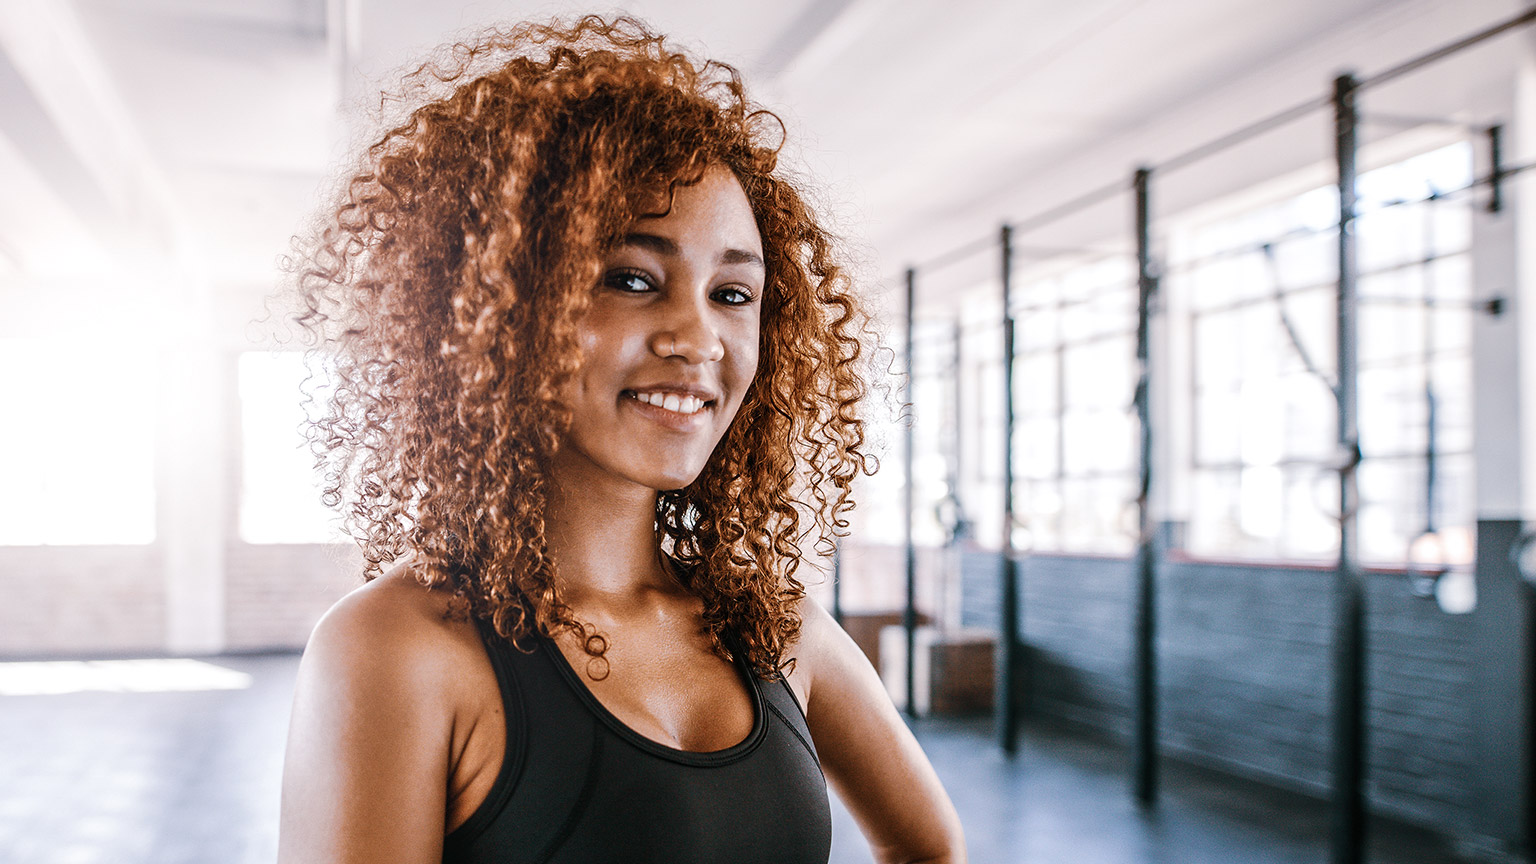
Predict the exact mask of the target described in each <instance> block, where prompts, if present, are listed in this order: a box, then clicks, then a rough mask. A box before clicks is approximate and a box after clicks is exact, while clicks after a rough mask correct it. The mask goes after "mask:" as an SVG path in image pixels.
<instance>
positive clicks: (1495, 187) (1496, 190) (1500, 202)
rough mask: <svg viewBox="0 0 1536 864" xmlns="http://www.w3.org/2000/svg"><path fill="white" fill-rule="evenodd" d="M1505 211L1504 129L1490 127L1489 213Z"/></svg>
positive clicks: (1495, 126)
mask: <svg viewBox="0 0 1536 864" xmlns="http://www.w3.org/2000/svg"><path fill="white" fill-rule="evenodd" d="M1503 209H1504V127H1503V126H1500V125H1493V126H1489V127H1488V212H1489V213H1497V212H1499V211H1500V210H1503Z"/></svg>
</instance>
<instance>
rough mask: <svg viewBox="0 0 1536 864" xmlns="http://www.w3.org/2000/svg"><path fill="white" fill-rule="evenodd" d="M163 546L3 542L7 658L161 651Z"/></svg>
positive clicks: (0, 636)
mask: <svg viewBox="0 0 1536 864" xmlns="http://www.w3.org/2000/svg"><path fill="white" fill-rule="evenodd" d="M160 557H161V553H160V549H159V548H158V547H156V546H0V597H3V598H4V600H3V601H0V658H21V657H51V656H86V655H97V654H103V655H105V654H111V655H120V654H134V653H158V652H160V651H163V650H164V646H165V577H164V576H163V575H162V574H161V569H160Z"/></svg>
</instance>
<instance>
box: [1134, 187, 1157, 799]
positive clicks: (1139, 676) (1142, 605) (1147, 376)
mask: <svg viewBox="0 0 1536 864" xmlns="http://www.w3.org/2000/svg"><path fill="white" fill-rule="evenodd" d="M1151 178H1152V171H1151V169H1150V168H1142V169H1139V170H1138V171H1137V172H1136V181H1135V185H1136V273H1137V280H1136V281H1137V297H1138V299H1137V303H1136V369H1137V380H1136V418H1137V420H1138V421H1139V423H1140V427H1141V436H1140V437H1141V441H1140V459H1141V483H1140V489H1139V491H1138V492H1137V496H1136V510H1137V528H1138V532H1139V537H1138V540H1137V544H1136V732H1135V736H1136V741H1135V755H1134V757H1133V764H1132V774H1133V783H1134V787H1135V792H1136V800H1137V801H1139V802H1141V803H1142V804H1144V805H1146V804H1152V803H1154V802H1155V801H1156V800H1157V574H1156V561H1155V559H1154V557H1153V556H1154V554H1155V550H1154V548H1153V545H1152V500H1151V491H1152V402H1151V385H1152V363H1151V338H1150V332H1149V329H1150V327H1149V322H1150V319H1151V312H1152V295H1153V292H1155V291H1156V290H1157V277H1156V275H1155V274H1154V273H1153V272H1152V207H1151V199H1150V195H1149V186H1150V181H1151Z"/></svg>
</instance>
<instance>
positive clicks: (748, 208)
mask: <svg viewBox="0 0 1536 864" xmlns="http://www.w3.org/2000/svg"><path fill="white" fill-rule="evenodd" d="M412 80H413V81H414V82H415V88H416V93H415V95H416V96H417V97H418V98H419V99H421V100H422V101H423V103H424V104H421V105H420V107H418V108H416V109H415V110H414V111H413V112H412V113H411V114H410V116H409V117H408V118H407V119H406V120H405V121H404V122H403V123H401V124H400V125H399V126H397V127H396V128H394V129H393V130H391V131H390V132H389V133H388V134H386V135H384V136H383V138H382V139H381V140H380V141H378V143H376V144H374V145H373V146H372V147H371V148H369V150H368V152H367V154H366V157H365V159H364V164H363V166H362V167H361V168H360V169H359V170H358V171H357V173H356V174H355V175H354V176H353V177H351V179H350V181H349V182H348V183H347V185H346V187H345V189H344V191H343V193H342V196H341V199H340V201H339V202H338V204H337V206H336V208H335V210H334V213H333V215H332V217H331V218H330V219H329V220H328V222H327V224H325V225H324V226H323V227H322V228H321V229H320V231H319V232H318V233H317V234H316V238H317V239H316V240H315V241H314V242H313V243H312V244H311V246H310V247H309V248H308V251H307V253H306V254H305V255H304V256H303V257H302V259H301V260H302V262H303V264H302V266H301V270H300V284H301V288H302V291H301V293H302V294H303V296H304V297H305V299H306V301H307V307H306V308H307V310H308V311H307V313H306V314H305V315H304V316H302V320H303V321H304V323H305V324H306V325H307V327H308V329H309V332H311V333H313V334H315V335H316V336H318V337H320V338H322V339H323V340H324V341H325V342H327V343H329V344H330V346H331V347H333V348H335V349H336V350H335V352H334V354H335V360H334V363H335V364H336V369H337V373H336V374H337V377H338V380H339V383H338V384H337V386H336V388H335V390H334V391H333V394H332V396H331V397H330V399H331V401H330V413H329V414H328V416H327V417H326V419H325V420H323V421H322V422H321V423H320V424H318V426H317V427H316V433H315V437H314V441H315V443H316V444H317V445H318V446H319V447H321V448H322V449H323V450H324V451H325V452H326V453H328V455H329V457H330V459H329V468H330V473H329V481H330V485H329V489H328V496H329V497H330V498H331V500H332V501H333V502H341V501H345V502H346V508H347V511H348V513H349V516H350V518H351V520H352V523H353V526H354V528H355V530H357V531H358V533H359V535H360V536H361V538H362V541H363V546H364V549H365V552H366V556H367V560H368V562H369V566H370V572H369V574H368V575H369V577H370V581H369V582H368V583H367V584H366V585H364V586H363V587H361V588H359V589H358V590H356V591H354V592H353V593H352V594H350V595H349V596H347V597H346V598H345V599H343V600H342V601H341V602H340V603H338V604H337V605H336V607H335V608H334V609H332V610H331V612H330V613H328V614H327V615H326V616H325V618H324V619H323V620H322V621H321V622H320V624H319V626H318V627H316V629H315V632H314V635H313V636H312V638H311V640H310V644H309V647H308V649H307V650H306V652H305V655H304V660H303V662H302V664H301V666H300V671H299V680H298V687H297V693H296V697H295V703H294V711H293V719H292V725H291V729H290V733H289V743H288V754H287V760H286V765H285V771H284V781H283V805H282V826H281V840H280V848H279V860H280V861H282V862H285V864H299V862H380V861H391V862H437V861H455V862H491V861H495V862H670V864H679V862H730V864H746V862H774V864H788V862H823V864H824V862H825V861H826V860H827V855H828V844H829V842H830V817H829V811H828V804H827V788H826V787H827V783H828V782H830V784H831V785H832V786H833V787H834V788H835V789H837V790H838V792H839V793H840V794H841V795H842V797H843V799H844V800H845V801H846V802H847V803H848V805H849V807H850V809H851V810H852V812H853V813H854V815H855V817H856V818H857V819H858V821H859V824H860V825H861V827H862V828H863V830H864V832H865V834H866V835H867V836H868V838H869V840H870V842H871V844H872V846H873V847H874V849H875V852H876V856H877V858H878V859H879V860H881V861H945V862H955V861H963V860H964V857H965V855H964V850H963V846H962V841H961V836H960V827H959V822H958V819H957V818H956V815H955V812H954V809H953V807H952V806H951V805H950V803H949V800H948V798H947V797H946V796H945V793H944V791H943V789H942V788H941V787H940V785H939V783H938V780H937V778H936V777H935V776H934V773H933V770H932V768H931V767H930V766H929V764H928V762H927V760H926V759H925V758H924V756H923V754H922V751H921V750H920V749H919V748H918V745H917V743H916V741H915V740H914V739H913V738H912V736H911V734H910V733H909V732H908V731H907V729H906V727H905V726H904V725H903V723H902V722H901V719H900V718H899V717H898V716H897V714H896V712H895V711H894V710H893V708H892V707H891V704H890V702H889V700H888V699H887V698H886V695H885V690H884V688H883V687H882V686H881V684H880V681H879V680H878V678H877V677H876V675H875V673H874V672H873V670H872V669H871V668H870V666H869V664H868V663H867V662H866V661H865V659H864V657H863V655H862V654H861V653H860V652H859V650H858V648H857V647H856V646H855V645H854V644H853V642H852V641H851V640H850V639H848V637H847V636H846V635H845V634H844V633H843V632H842V631H841V629H839V627H838V626H837V625H836V623H834V622H833V621H832V620H831V618H830V617H829V616H828V615H827V614H826V613H825V612H824V611H823V610H822V609H821V608H820V607H818V606H817V605H816V604H815V603H814V602H812V601H811V600H809V599H808V598H807V597H806V596H805V592H804V590H803V587H802V584H801V582H800V581H798V580H797V578H796V572H797V567H798V566H799V565H800V564H801V561H802V555H803V553H802V541H806V540H810V541H814V542H816V543H819V544H821V546H822V547H823V548H825V546H826V544H827V543H829V542H830V540H831V538H832V537H833V536H834V534H835V533H836V532H837V531H838V530H839V529H841V528H842V527H843V526H844V525H845V524H846V523H845V522H844V521H843V518H842V514H843V513H844V512H845V511H846V510H847V509H848V508H849V507H850V506H852V505H851V502H850V500H849V497H848V490H849V484H850V482H851V480H852V479H853V477H854V476H855V474H856V472H858V471H860V470H863V469H864V468H865V467H866V464H867V463H868V459H867V457H866V455H865V453H864V451H863V449H862V448H863V433H862V426H861V423H860V421H859V419H858V414H857V407H858V403H859V400H860V398H861V397H862V395H863V393H864V385H863V383H862V381H861V379H860V377H859V369H860V366H861V364H862V362H863V351H862V348H861V342H860V338H861V335H862V330H861V328H862V319H861V317H860V312H859V307H858V304H857V302H856V300H855V299H854V297H853V296H852V295H851V294H850V293H849V288H848V279H847V277H846V276H845V275H844V273H843V272H842V270H841V269H840V268H839V267H838V265H837V263H836V262H835V260H834V253H833V247H832V242H831V239H830V238H829V236H828V235H827V234H826V232H825V231H824V230H823V229H822V228H821V227H820V226H819V225H818V223H817V221H816V219H815V217H814V215H813V214H812V213H811V212H810V210H809V209H808V208H807V206H806V204H805V202H804V199H803V198H802V196H801V195H800V193H799V192H798V191H797V190H796V189H795V187H794V186H793V185H792V184H791V183H790V182H789V181H787V180H786V179H785V178H784V177H783V176H782V175H781V174H780V173H778V172H777V171H776V165H775V162H776V159H775V156H776V151H777V142H776V141H774V140H773V137H772V136H773V134H774V132H775V130H776V128H777V127H776V122H777V121H776V119H775V118H773V117H772V115H769V114H767V113H765V112H762V111H760V110H756V109H755V108H754V107H753V106H752V105H751V104H750V103H749V102H747V100H746V99H745V97H744V96H743V92H742V87H741V83H740V80H739V78H738V76H737V74H736V72H735V70H733V69H731V68H730V67H728V66H724V65H721V64H716V63H707V64H703V65H699V64H696V63H694V62H693V61H692V60H690V59H689V58H688V57H686V56H684V55H682V54H679V53H677V52H675V51H674V50H673V49H671V48H670V47H669V46H667V45H666V44H665V43H664V42H663V40H662V39H660V38H659V37H657V36H655V35H654V34H652V33H650V32H649V31H647V30H646V29H645V28H644V26H643V25H640V24H639V23H638V22H635V21H632V20H629V19H620V20H618V21H616V22H613V23H612V24H610V23H607V22H605V21H603V20H601V19H598V18H595V17H589V18H586V19H583V20H581V21H578V22H575V23H572V24H568V25H565V24H552V25H545V26H533V25H524V26H520V27H517V28H515V29H512V30H509V31H502V32H497V33H493V34H491V35H489V36H487V37H485V38H484V39H483V40H482V41H479V42H477V43H475V44H472V45H461V46H456V47H455V48H454V49H453V50H452V53H451V54H450V55H448V59H447V60H445V61H444V62H443V63H440V64H437V65H433V66H428V67H423V69H422V70H420V71H419V72H418V73H417V74H416V75H415V76H414V78H413V79H412ZM439 82H441V84H442V86H443V88H444V89H446V91H447V92H445V93H441V94H434V93H433V92H431V91H432V88H433V87H435V86H437V85H438V84H439ZM393 561H403V563H400V564H397V565H396V566H394V567H393V569H390V570H388V571H387V572H382V573H381V571H382V570H383V567H384V564H385V563H386V562H393Z"/></svg>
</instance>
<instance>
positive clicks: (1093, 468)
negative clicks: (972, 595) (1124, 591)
mask: <svg viewBox="0 0 1536 864" xmlns="http://www.w3.org/2000/svg"><path fill="white" fill-rule="evenodd" d="M1015 284H1016V285H1017V287H1016V289H1015V295H1014V298H1015V299H1014V309H1013V314H1014V319H1015V322H1016V323H1015V330H1014V367H1013V372H1014V424H1015V425H1014V441H1013V445H1014V446H1013V458H1014V465H1013V474H1014V488H1013V496H1014V498H1013V500H1014V516H1015V519H1016V520H1017V521H1016V524H1015V525H1014V527H1013V532H1014V534H1013V542H1014V546H1015V548H1017V549H1020V550H1027V551H1036V552H1088V553H1101V554H1123V553H1126V552H1128V551H1129V550H1130V549H1131V547H1132V546H1133V545H1134V543H1135V539H1136V535H1135V525H1136V514H1135V506H1136V504H1135V499H1136V470H1137V465H1136V442H1137V438H1136V428H1137V427H1136V416H1135V412H1134V409H1133V396H1134V393H1135V386H1136V380H1135V376H1136V298H1137V291H1136V274H1135V266H1134V262H1133V261H1132V260H1130V259H1129V258H1128V257H1126V256H1124V255H1074V256H1072V257H1070V258H1068V259H1058V260H1056V261H1053V262H1051V263H1050V264H1049V265H1048V266H1042V267H1037V268H1032V269H1028V270H1021V271H1020V272H1018V273H1016V275H1015ZM994 291H995V289H994ZM976 296H977V297H978V298H981V299H978V300H976V301H974V302H973V303H971V304H970V305H968V306H966V307H964V308H963V309H962V314H961V320H962V323H963V327H964V331H963V332H964V334H965V336H964V339H965V345H964V349H965V350H964V351H963V352H962V354H961V363H962V368H963V369H964V375H963V380H964V382H965V384H963V385H962V386H963V388H964V389H963V394H962V395H963V397H964V398H963V399H962V400H961V410H962V412H963V413H964V415H965V417H966V418H967V420H968V421H969V422H967V423H966V424H964V425H966V426H968V427H969V431H968V432H967V434H966V435H964V436H963V437H962V439H961V440H962V441H963V442H964V447H963V448H962V450H964V451H965V452H967V453H970V454H974V455H973V456H971V457H970V458H967V459H963V460H961V461H962V463H963V464H962V467H963V469H964V470H963V471H962V473H961V480H962V482H961V491H962V493H963V494H962V496H961V497H962V499H963V500H964V501H965V502H966V504H967V505H968V508H969V511H968V513H969V515H970V516H971V517H972V518H973V519H974V520H975V526H976V536H977V537H978V538H979V539H980V540H981V541H982V542H984V543H986V544H988V545H992V544H996V543H998V542H1000V540H1001V539H1002V536H1003V535H1002V520H1001V512H1000V511H1001V507H1002V498H1003V494H1002V477H1001V473H1002V460H1001V458H1000V454H1001V453H1002V430H1003V399H1002V398H1001V396H1002V391H1003V377H1002V376H1003V365H1002V354H1003V352H1002V338H1003V336H1002V328H1001V327H1000V326H998V325H997V323H996V318H997V315H998V309H997V305H996V304H995V303H992V302H987V301H988V300H989V299H990V298H986V297H985V296H984V295H983V294H981V293H980V292H978V293H977V295H976Z"/></svg>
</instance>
